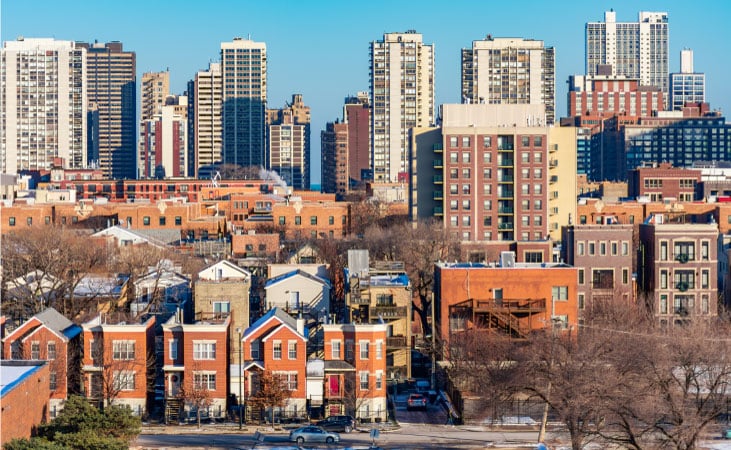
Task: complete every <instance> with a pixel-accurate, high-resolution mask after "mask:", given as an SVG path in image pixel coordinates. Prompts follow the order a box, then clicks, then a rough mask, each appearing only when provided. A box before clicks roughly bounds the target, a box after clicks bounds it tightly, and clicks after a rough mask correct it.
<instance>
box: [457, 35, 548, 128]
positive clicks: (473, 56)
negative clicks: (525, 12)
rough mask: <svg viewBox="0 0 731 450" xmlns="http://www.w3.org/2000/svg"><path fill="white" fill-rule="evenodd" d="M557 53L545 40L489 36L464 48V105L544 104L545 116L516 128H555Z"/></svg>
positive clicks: (528, 119)
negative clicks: (470, 46)
mask: <svg viewBox="0 0 731 450" xmlns="http://www.w3.org/2000/svg"><path fill="white" fill-rule="evenodd" d="M555 78H556V76H555V54H554V51H553V47H545V46H544V45H543V41H537V40H533V39H523V38H496V37H492V36H490V35H488V36H487V38H485V39H484V40H482V41H473V42H472V48H471V49H466V48H465V49H462V103H487V104H491V105H521V104H523V105H545V106H546V112H545V116H544V117H526V120H525V121H521V123H518V124H516V125H517V126H522V125H527V126H543V125H552V124H553V122H554V119H555V109H556V99H555V84H556V80H555Z"/></svg>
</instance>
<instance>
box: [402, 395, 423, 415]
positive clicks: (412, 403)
mask: <svg viewBox="0 0 731 450" xmlns="http://www.w3.org/2000/svg"><path fill="white" fill-rule="evenodd" d="M412 409H422V410H424V411H426V397H424V395H423V394H410V395H409V399H408V400H406V410H407V411H411V410H412Z"/></svg>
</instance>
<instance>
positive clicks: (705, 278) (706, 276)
mask: <svg viewBox="0 0 731 450" xmlns="http://www.w3.org/2000/svg"><path fill="white" fill-rule="evenodd" d="M709 280H710V273H709V272H708V271H707V270H702V271H701V289H708V288H709V287H710V282H709ZM49 359H50V358H49Z"/></svg>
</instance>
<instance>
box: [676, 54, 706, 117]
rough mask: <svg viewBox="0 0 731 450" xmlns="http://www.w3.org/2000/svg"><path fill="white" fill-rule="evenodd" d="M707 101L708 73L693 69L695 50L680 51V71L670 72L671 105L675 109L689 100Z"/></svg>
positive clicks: (693, 101) (694, 101)
mask: <svg viewBox="0 0 731 450" xmlns="http://www.w3.org/2000/svg"><path fill="white" fill-rule="evenodd" d="M705 101H706V75H705V74H704V73H697V72H694V71H693V50H690V49H687V48H686V49H683V50H681V51H680V73H671V74H670V106H671V109H673V110H675V111H680V110H682V109H683V105H685V104H686V103H688V102H692V103H703V102H705Z"/></svg>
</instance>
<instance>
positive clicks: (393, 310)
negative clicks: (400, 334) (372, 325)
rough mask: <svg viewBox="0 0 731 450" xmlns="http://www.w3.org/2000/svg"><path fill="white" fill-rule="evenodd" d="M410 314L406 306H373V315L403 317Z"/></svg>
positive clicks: (390, 317) (392, 317)
mask: <svg viewBox="0 0 731 450" xmlns="http://www.w3.org/2000/svg"><path fill="white" fill-rule="evenodd" d="M407 314H408V308H406V307H405V306H376V307H374V308H371V317H382V318H384V319H403V318H404V317H406V315H407Z"/></svg>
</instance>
